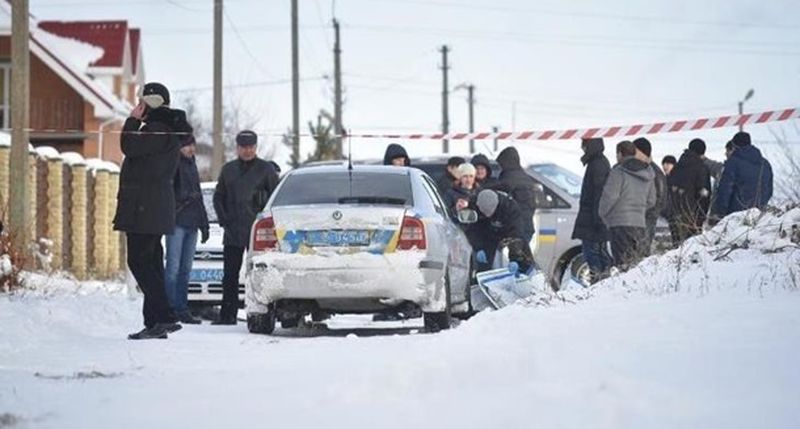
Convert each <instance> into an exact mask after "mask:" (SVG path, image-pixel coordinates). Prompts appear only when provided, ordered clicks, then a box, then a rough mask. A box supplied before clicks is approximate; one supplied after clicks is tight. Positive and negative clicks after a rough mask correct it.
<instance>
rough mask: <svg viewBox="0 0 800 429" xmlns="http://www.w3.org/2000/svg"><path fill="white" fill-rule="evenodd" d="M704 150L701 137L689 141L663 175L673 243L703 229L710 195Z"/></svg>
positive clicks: (709, 177) (678, 242)
mask: <svg viewBox="0 0 800 429" xmlns="http://www.w3.org/2000/svg"><path fill="white" fill-rule="evenodd" d="M705 151H706V146H705V143H704V142H703V141H702V140H700V139H694V140H692V141H691V142H689V148H688V149H686V150H685V151H684V152H683V154H682V155H681V159H680V160H678V164H677V165H675V168H674V169H673V170H672V174H670V175H669V177H668V178H667V186H668V189H669V202H670V216H669V218H668V219H669V228H670V233H671V235H672V244H673V246H675V247H677V246H680V244H681V243H683V241H684V240H686V239H687V238H689V237H691V236H694V235H697V234H699V233H700V232H701V231H702V230H703V223H704V222H705V219H706V213H708V207H709V201H710V198H711V174H710V172H709V170H708V167H707V166H706V165H705V164H704V163H703V154H704V153H705Z"/></svg>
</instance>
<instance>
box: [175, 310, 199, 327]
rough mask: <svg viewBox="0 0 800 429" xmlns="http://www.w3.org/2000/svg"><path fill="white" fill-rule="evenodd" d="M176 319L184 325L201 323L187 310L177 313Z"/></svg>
mask: <svg viewBox="0 0 800 429" xmlns="http://www.w3.org/2000/svg"><path fill="white" fill-rule="evenodd" d="M178 321H179V322H181V323H183V324H185V325H199V324H200V323H202V320H200V319H198V318H197V317H194V315H193V314H192V313H191V312H189V311H185V312H183V313H178Z"/></svg>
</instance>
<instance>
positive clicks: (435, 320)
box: [422, 269, 451, 332]
mask: <svg viewBox="0 0 800 429" xmlns="http://www.w3.org/2000/svg"><path fill="white" fill-rule="evenodd" d="M444 293H445V305H444V311H439V312H436V313H423V314H422V320H423V322H424V323H425V331H426V332H439V331H441V330H444V329H450V318H451V314H450V313H451V309H450V306H451V302H450V274H449V273H448V271H447V269H445V274H444Z"/></svg>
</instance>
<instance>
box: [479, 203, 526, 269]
mask: <svg viewBox="0 0 800 429" xmlns="http://www.w3.org/2000/svg"><path fill="white" fill-rule="evenodd" d="M474 207H476V208H477V209H478V213H479V215H480V216H481V219H480V220H479V221H478V222H477V223H476V224H474V226H475V228H476V241H477V243H478V246H479V247H478V249H477V250H476V256H475V261H476V262H477V263H478V271H486V270H489V269H491V268H492V261H494V255H495V252H496V251H497V248H498V247H499V246H500V245H501V244H502V245H505V246H507V247H508V255H509V259H510V260H511V261H512V262H516V263H517V265H518V266H519V270H520V272H522V273H528V272H529V271H530V270H531V269H532V268H533V267H534V266H535V263H534V260H533V253H532V252H531V247H530V240H528V239H526V238H525V225H524V222H523V220H522V210H521V209H520V207H519V205H518V204H517V202H516V201H514V200H513V199H512V198H511V197H510V196H508V195H507V194H506V193H504V192H498V191H494V190H491V189H484V190H483V191H480V192H479V193H478V195H477V196H476V197H475V203H474Z"/></svg>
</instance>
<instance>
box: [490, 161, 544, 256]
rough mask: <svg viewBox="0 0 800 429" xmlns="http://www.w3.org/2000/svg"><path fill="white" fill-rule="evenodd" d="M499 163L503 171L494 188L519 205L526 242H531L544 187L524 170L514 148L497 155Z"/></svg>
mask: <svg viewBox="0 0 800 429" xmlns="http://www.w3.org/2000/svg"><path fill="white" fill-rule="evenodd" d="M497 163H498V164H500V170H501V171H500V177H499V179H498V183H497V185H496V186H495V187H494V188H495V189H497V190H500V191H503V192H506V193H507V194H508V195H510V196H511V198H513V199H514V201H516V202H517V204H519V208H520V211H521V213H522V222H523V225H524V231H525V233H524V236H525V240H526V241H527V242H530V240H531V238H532V237H533V233H534V232H535V230H534V228H535V226H534V224H533V214H534V213H535V211H536V203H537V201H541V200H540V198H542V197H543V192H544V190H543V188H542V185H541V184H540V183H538V182H537V181H536V180H534V179H533V177H531V176H530V175H529V174H528V173H526V172H525V170H524V169H523V168H522V163H521V161H520V157H519V152H517V148H515V147H513V146H509V147H507V148H505V149H503V150H502V151H501V152H500V153H499V154H498V155H497Z"/></svg>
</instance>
